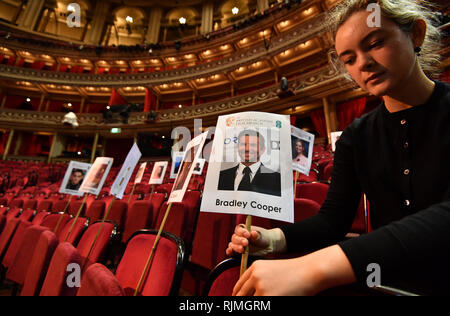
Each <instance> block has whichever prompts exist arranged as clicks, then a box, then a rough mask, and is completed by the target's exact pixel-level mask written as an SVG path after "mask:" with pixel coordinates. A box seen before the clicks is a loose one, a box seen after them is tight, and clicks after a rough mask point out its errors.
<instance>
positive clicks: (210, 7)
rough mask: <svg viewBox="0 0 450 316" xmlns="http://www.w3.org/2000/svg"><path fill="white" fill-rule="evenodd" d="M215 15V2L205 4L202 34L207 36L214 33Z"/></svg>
mask: <svg viewBox="0 0 450 316" xmlns="http://www.w3.org/2000/svg"><path fill="white" fill-rule="evenodd" d="M213 15H214V3H213V2H206V3H204V4H203V10H202V26H201V28H200V33H201V34H207V33H210V32H212V30H213Z"/></svg>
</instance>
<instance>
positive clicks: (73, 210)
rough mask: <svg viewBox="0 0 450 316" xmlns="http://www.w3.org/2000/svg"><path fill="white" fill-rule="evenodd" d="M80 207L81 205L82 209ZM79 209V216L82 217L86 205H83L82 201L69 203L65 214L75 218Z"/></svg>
mask: <svg viewBox="0 0 450 316" xmlns="http://www.w3.org/2000/svg"><path fill="white" fill-rule="evenodd" d="M81 205H83V207H82V206H81ZM81 207H82V208H81ZM80 208H81V212H80V216H84V213H85V212H86V204H83V201H80V200H78V201H72V202H70V205H69V209H68V210H67V212H68V213H69V214H70V215H72V216H76V215H77V213H78V211H79V210H80Z"/></svg>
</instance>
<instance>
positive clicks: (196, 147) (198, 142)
mask: <svg viewBox="0 0 450 316" xmlns="http://www.w3.org/2000/svg"><path fill="white" fill-rule="evenodd" d="M207 135H208V132H205V133H203V134H200V135H198V136H197V137H195V138H194V139H192V140H191V141H190V142H189V143H188V144H187V145H186V151H185V155H184V157H183V160H182V162H181V165H180V168H179V172H178V175H177V178H176V179H175V182H174V184H173V187H172V192H171V193H170V196H169V200H168V203H172V202H181V201H182V200H183V197H184V193H185V192H186V189H187V187H188V185H189V180H190V179H191V176H192V172H193V170H194V167H195V165H194V162H195V161H196V160H197V159H198V158H199V157H200V155H201V153H202V150H203V145H204V144H205V140H206V136H207Z"/></svg>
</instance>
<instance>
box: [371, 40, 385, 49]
mask: <svg viewBox="0 0 450 316" xmlns="http://www.w3.org/2000/svg"><path fill="white" fill-rule="evenodd" d="M383 43H384V41H383V40H379V41H375V42H373V43H371V44H370V46H369V48H371V49H372V48H375V47H378V46H381V45H382V44H383Z"/></svg>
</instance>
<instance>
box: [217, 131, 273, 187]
mask: <svg viewBox="0 0 450 316" xmlns="http://www.w3.org/2000/svg"><path fill="white" fill-rule="evenodd" d="M237 150H238V154H239V157H240V163H239V164H238V165H237V166H234V167H232V168H229V169H225V170H222V171H221V172H220V176H219V184H218V187H217V189H218V190H228V191H251V192H258V193H263V194H269V195H275V196H281V176H280V173H279V172H276V171H274V170H271V169H269V168H268V167H266V166H264V165H263V163H262V162H261V156H262V155H263V154H264V152H265V151H266V142H265V139H264V137H263V135H261V134H260V133H259V132H257V131H255V130H243V131H241V132H240V133H239V135H238V137H237Z"/></svg>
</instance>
